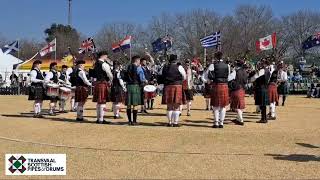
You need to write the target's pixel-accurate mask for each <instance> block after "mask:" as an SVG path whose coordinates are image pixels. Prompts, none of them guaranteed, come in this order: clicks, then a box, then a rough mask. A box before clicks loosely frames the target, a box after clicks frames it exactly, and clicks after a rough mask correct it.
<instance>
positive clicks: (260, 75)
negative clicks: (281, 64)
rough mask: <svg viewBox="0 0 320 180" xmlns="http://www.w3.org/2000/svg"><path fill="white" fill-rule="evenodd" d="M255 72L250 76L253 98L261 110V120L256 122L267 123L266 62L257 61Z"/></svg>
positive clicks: (267, 75) (268, 74)
mask: <svg viewBox="0 0 320 180" xmlns="http://www.w3.org/2000/svg"><path fill="white" fill-rule="evenodd" d="M257 68H258V70H257V72H256V74H255V75H254V76H253V77H252V78H251V81H252V82H255V89H254V91H255V92H254V100H255V105H258V106H260V110H261V120H260V121H258V122H257V123H267V122H268V120H267V109H266V108H267V107H266V106H269V104H270V102H269V97H268V83H269V78H270V71H269V69H268V68H267V62H266V61H265V60H262V61H260V62H258V65H257Z"/></svg>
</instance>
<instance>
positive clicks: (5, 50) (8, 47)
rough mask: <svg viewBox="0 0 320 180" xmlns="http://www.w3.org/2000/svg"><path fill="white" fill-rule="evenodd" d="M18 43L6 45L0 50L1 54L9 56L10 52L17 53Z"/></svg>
mask: <svg viewBox="0 0 320 180" xmlns="http://www.w3.org/2000/svg"><path fill="white" fill-rule="evenodd" d="M19 48H20V47H19V41H14V42H12V43H11V44H7V45H5V46H4V47H3V48H2V52H3V54H9V53H11V52H17V51H19Z"/></svg>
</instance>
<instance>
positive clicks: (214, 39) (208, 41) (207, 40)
mask: <svg viewBox="0 0 320 180" xmlns="http://www.w3.org/2000/svg"><path fill="white" fill-rule="evenodd" d="M220 37H221V33H220V31H218V32H215V33H213V34H211V35H209V36H206V37H204V38H202V39H200V42H201V45H202V47H204V48H210V47H215V46H218V45H220V44H221V41H220Z"/></svg>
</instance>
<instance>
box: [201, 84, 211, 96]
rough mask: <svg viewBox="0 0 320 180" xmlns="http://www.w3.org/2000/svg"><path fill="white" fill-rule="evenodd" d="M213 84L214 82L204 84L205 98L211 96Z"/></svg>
mask: <svg viewBox="0 0 320 180" xmlns="http://www.w3.org/2000/svg"><path fill="white" fill-rule="evenodd" d="M212 86H213V84H208V83H205V84H204V90H203V97H204V98H211V93H212Z"/></svg>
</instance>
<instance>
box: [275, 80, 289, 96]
mask: <svg viewBox="0 0 320 180" xmlns="http://www.w3.org/2000/svg"><path fill="white" fill-rule="evenodd" d="M278 94H281V95H287V94H289V89H288V83H286V82H284V83H280V85H279V86H278Z"/></svg>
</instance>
